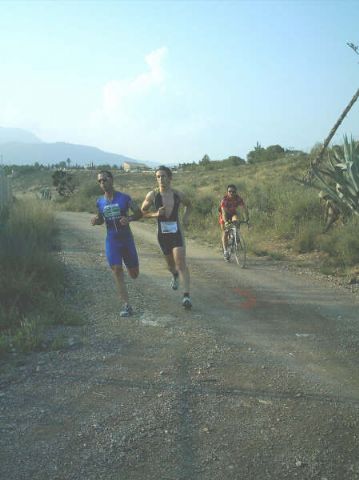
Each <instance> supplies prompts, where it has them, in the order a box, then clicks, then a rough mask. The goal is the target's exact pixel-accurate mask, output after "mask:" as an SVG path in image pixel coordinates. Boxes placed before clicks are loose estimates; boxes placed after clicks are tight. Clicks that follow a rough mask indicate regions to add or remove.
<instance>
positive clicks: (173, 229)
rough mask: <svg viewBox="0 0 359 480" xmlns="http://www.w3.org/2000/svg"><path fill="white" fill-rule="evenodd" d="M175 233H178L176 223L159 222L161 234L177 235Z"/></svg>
mask: <svg viewBox="0 0 359 480" xmlns="http://www.w3.org/2000/svg"><path fill="white" fill-rule="evenodd" d="M177 231H178V225H177V222H161V232H162V233H177Z"/></svg>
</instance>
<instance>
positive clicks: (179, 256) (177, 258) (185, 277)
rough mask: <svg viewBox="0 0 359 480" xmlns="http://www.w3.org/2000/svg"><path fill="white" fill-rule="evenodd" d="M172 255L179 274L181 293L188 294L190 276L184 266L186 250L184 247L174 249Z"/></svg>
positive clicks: (185, 265)
mask: <svg viewBox="0 0 359 480" xmlns="http://www.w3.org/2000/svg"><path fill="white" fill-rule="evenodd" d="M172 255H173V259H174V263H175V266H176V270H177V271H178V272H179V275H180V278H181V282H182V285H183V291H184V292H185V293H189V285H190V275H189V270H188V267H187V264H186V250H185V248H184V247H175V248H173V250H172Z"/></svg>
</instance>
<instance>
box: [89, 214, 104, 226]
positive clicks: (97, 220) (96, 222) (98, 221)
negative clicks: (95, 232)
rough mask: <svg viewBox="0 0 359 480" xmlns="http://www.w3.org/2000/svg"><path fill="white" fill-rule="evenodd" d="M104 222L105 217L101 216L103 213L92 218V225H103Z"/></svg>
mask: <svg viewBox="0 0 359 480" xmlns="http://www.w3.org/2000/svg"><path fill="white" fill-rule="evenodd" d="M104 221H105V219H104V218H103V215H101V213H98V214H97V215H95V216H94V217H92V218H91V225H102V224H103V223H104Z"/></svg>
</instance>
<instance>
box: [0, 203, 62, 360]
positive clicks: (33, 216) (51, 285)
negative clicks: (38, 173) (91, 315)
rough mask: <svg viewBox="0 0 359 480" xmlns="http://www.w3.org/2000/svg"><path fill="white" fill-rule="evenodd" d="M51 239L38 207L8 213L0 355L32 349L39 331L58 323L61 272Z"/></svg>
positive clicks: (2, 244) (50, 225)
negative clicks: (5, 352) (10, 350)
mask: <svg viewBox="0 0 359 480" xmlns="http://www.w3.org/2000/svg"><path fill="white" fill-rule="evenodd" d="M56 233H57V229H56V226H55V220H54V215H53V212H52V210H51V208H50V207H49V206H48V205H47V204H46V205H44V202H41V201H33V202H28V201H27V202H26V203H25V202H21V201H19V202H17V203H16V205H15V206H14V208H12V209H11V212H10V216H9V219H8V221H7V223H6V224H5V226H4V228H3V229H2V231H1V234H0V270H1V276H0V353H1V352H2V353H4V351H7V350H9V349H10V348H16V349H17V350H22V351H29V350H31V349H33V348H38V347H39V345H40V344H41V336H42V331H43V328H44V325H46V324H53V323H60V322H61V319H62V317H63V314H64V311H65V310H64V307H63V306H62V304H63V302H62V301H61V300H62V297H63V294H64V285H65V272H64V266H63V264H62V263H60V261H59V259H58V257H57V256H56V254H55V253H54V245H55V236H56ZM66 315H68V313H67V314H66Z"/></svg>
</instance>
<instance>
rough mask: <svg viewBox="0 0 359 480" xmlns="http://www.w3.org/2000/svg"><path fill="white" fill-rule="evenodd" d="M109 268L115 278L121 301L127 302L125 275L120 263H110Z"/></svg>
mask: <svg viewBox="0 0 359 480" xmlns="http://www.w3.org/2000/svg"><path fill="white" fill-rule="evenodd" d="M111 269H112V272H113V275H114V278H115V282H116V285H117V289H118V293H119V294H120V298H121V300H122V302H123V303H128V292H127V287H126V284H125V276H124V273H123V268H122V265H111Z"/></svg>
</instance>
